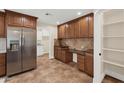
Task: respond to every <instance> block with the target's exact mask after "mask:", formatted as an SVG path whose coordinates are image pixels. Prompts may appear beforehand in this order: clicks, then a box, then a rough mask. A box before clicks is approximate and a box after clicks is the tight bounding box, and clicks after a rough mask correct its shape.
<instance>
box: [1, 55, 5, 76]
mask: <svg viewBox="0 0 124 93" xmlns="http://www.w3.org/2000/svg"><path fill="white" fill-rule="evenodd" d="M5 72H6V70H5V54H0V76H3V75H5Z"/></svg>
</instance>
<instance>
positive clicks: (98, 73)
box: [93, 10, 105, 83]
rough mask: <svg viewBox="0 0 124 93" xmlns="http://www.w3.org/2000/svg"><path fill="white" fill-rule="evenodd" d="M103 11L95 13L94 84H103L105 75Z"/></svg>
mask: <svg viewBox="0 0 124 93" xmlns="http://www.w3.org/2000/svg"><path fill="white" fill-rule="evenodd" d="M102 14H103V13H102V10H95V11H94V78H93V83H100V82H102V80H103V78H104V76H105V74H104V72H103V63H102V61H101V56H100V53H102V48H101V47H102V45H101V44H102V30H103V28H102V26H103V18H102V17H103V16H102Z"/></svg>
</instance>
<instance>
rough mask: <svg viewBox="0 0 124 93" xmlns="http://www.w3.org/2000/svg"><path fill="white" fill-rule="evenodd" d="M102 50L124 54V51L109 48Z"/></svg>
mask: <svg viewBox="0 0 124 93" xmlns="http://www.w3.org/2000/svg"><path fill="white" fill-rule="evenodd" d="M103 50H106V51H115V52H124V50H119V49H111V48H103Z"/></svg>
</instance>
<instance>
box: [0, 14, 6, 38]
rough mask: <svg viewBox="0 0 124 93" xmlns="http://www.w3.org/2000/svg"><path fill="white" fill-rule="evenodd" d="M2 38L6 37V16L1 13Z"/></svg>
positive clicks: (0, 34) (0, 32)
mask: <svg viewBox="0 0 124 93" xmlns="http://www.w3.org/2000/svg"><path fill="white" fill-rule="evenodd" d="M0 37H5V14H4V13H3V12H0Z"/></svg>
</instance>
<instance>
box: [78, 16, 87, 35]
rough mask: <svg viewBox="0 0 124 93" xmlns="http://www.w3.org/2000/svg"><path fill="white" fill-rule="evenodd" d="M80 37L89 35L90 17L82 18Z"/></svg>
mask: <svg viewBox="0 0 124 93" xmlns="http://www.w3.org/2000/svg"><path fill="white" fill-rule="evenodd" d="M80 37H88V17H87V16H85V17H82V18H81V19H80Z"/></svg>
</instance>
